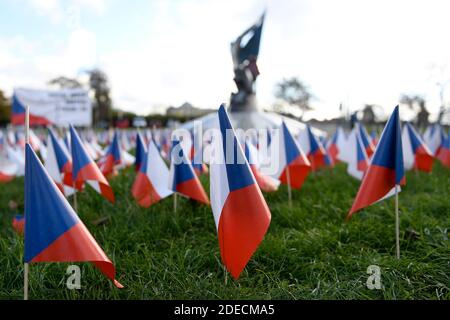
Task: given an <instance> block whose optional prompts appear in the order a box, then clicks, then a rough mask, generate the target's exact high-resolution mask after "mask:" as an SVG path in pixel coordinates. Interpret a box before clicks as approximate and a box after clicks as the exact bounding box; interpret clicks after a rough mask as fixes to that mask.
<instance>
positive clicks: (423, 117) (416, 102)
mask: <svg viewBox="0 0 450 320" xmlns="http://www.w3.org/2000/svg"><path fill="white" fill-rule="evenodd" d="M400 103H402V104H405V105H407V106H408V107H409V108H410V109H411V110H414V111H416V112H417V119H416V124H417V126H418V127H419V128H425V127H426V126H427V125H428V117H429V116H430V113H429V112H428V110H427V108H426V102H425V99H424V98H423V97H422V96H420V95H408V94H403V95H402V96H401V97H400Z"/></svg>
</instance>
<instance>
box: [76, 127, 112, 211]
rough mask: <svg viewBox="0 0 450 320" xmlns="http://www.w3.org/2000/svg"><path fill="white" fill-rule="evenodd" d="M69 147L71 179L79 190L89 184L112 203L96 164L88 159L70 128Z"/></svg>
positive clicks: (109, 192)
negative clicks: (71, 162) (71, 165)
mask: <svg viewBox="0 0 450 320" xmlns="http://www.w3.org/2000/svg"><path fill="white" fill-rule="evenodd" d="M70 138H71V142H70V146H71V149H72V161H73V170H72V171H73V173H72V176H73V179H74V180H75V186H76V188H77V189H79V190H81V188H82V186H83V184H84V183H87V184H89V185H90V186H91V187H92V188H94V189H95V190H96V191H97V192H98V193H100V194H101V195H102V196H103V197H105V198H106V199H108V200H109V201H111V202H112V203H114V193H113V191H112V189H111V187H110V186H109V183H108V181H107V180H106V178H105V176H104V175H103V174H102V172H101V171H100V169H99V168H98V167H97V164H96V163H95V162H94V161H93V160H92V159H91V158H90V157H89V155H88V153H87V151H86V149H85V148H84V145H83V143H82V142H81V139H80V137H79V136H78V133H77V132H76V130H75V129H74V128H73V127H72V126H70Z"/></svg>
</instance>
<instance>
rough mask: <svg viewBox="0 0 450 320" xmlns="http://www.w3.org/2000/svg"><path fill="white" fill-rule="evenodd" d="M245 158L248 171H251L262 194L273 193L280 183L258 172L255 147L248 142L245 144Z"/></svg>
mask: <svg viewBox="0 0 450 320" xmlns="http://www.w3.org/2000/svg"><path fill="white" fill-rule="evenodd" d="M244 152H245V158H246V159H247V161H248V164H249V165H250V169H251V170H252V173H253V176H254V177H255V180H256V182H257V183H258V186H259V187H260V188H261V190H262V191H264V192H273V191H276V190H278V186H279V185H280V181H278V180H276V179H274V178H272V177H270V176H267V175H264V174H263V173H262V172H260V171H259V167H260V165H259V161H258V150H257V149H256V147H255V146H254V145H253V144H252V143H251V142H249V141H246V142H245V149H244Z"/></svg>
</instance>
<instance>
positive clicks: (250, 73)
mask: <svg viewBox="0 0 450 320" xmlns="http://www.w3.org/2000/svg"><path fill="white" fill-rule="evenodd" d="M264 15H265V14H263V15H262V16H261V18H260V19H259V20H258V21H257V22H256V23H255V24H254V25H253V26H251V27H250V28H248V29H247V30H246V31H245V32H244V33H242V34H241V35H240V36H239V37H238V38H237V39H236V41H234V42H232V43H231V55H232V58H233V66H234V82H235V83H236V86H237V88H238V92H237V93H232V94H231V98H230V111H232V112H234V111H251V110H256V96H255V81H256V78H257V77H258V75H259V70H258V66H257V64H256V61H257V59H258V54H259V44H260V41H261V31H262V27H263V23H264Z"/></svg>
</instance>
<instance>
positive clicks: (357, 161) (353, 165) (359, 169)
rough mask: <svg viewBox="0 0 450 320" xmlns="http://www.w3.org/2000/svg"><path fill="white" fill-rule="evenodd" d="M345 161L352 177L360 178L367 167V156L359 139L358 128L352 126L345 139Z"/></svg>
mask: <svg viewBox="0 0 450 320" xmlns="http://www.w3.org/2000/svg"><path fill="white" fill-rule="evenodd" d="M343 156H345V159H346V162H347V172H348V174H349V175H351V176H352V177H354V178H356V179H358V180H361V179H362V178H363V176H364V173H365V172H366V170H367V168H368V167H369V157H368V156H367V153H366V149H365V148H364V146H363V143H362V141H361V135H360V134H359V132H358V129H357V128H356V127H355V128H353V130H352V132H351V133H350V135H349V136H348V139H347V147H346V149H345V151H344V155H343Z"/></svg>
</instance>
